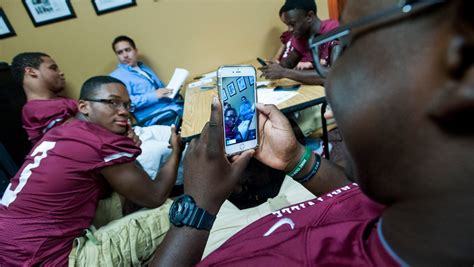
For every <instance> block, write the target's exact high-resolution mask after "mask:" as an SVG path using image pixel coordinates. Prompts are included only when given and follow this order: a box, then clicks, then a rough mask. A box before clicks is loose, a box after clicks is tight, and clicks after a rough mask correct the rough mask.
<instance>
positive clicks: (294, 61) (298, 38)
mask: <svg viewBox="0 0 474 267" xmlns="http://www.w3.org/2000/svg"><path fill="white" fill-rule="evenodd" d="M280 17H281V19H282V21H283V22H284V23H285V24H286V25H287V26H288V31H289V32H290V33H291V38H290V42H291V46H292V47H293V50H291V51H290V52H289V53H288V55H287V56H286V57H284V58H282V59H281V61H280V62H279V63H277V62H272V61H271V62H268V64H267V65H266V66H262V67H261V68H260V69H261V71H262V75H263V76H264V77H265V78H267V79H272V80H273V79H282V78H289V79H292V80H295V81H299V82H302V83H304V84H315V85H322V84H324V78H323V77H321V76H320V75H319V74H318V73H316V72H315V71H314V70H308V69H299V68H297V66H298V63H300V61H302V60H304V61H306V60H308V58H310V62H309V63H312V65H314V62H313V59H312V58H311V49H310V48H309V46H308V38H309V37H310V36H312V35H314V34H317V35H320V34H324V33H327V32H329V31H331V30H333V29H334V28H337V27H338V26H339V22H338V21H337V20H331V19H328V20H321V19H320V18H319V17H318V15H317V7H316V3H315V0H287V1H285V4H284V5H283V6H282V7H281V9H280ZM336 45H337V42H334V43H331V44H328V45H326V46H325V47H324V49H321V51H320V54H321V55H320V58H321V59H322V60H321V62H323V63H324V65H325V66H329V57H330V55H331V51H332V48H333V47H334V46H336ZM312 65H311V64H310V66H312ZM306 67H308V66H307V65H306ZM311 68H312V67H311Z"/></svg>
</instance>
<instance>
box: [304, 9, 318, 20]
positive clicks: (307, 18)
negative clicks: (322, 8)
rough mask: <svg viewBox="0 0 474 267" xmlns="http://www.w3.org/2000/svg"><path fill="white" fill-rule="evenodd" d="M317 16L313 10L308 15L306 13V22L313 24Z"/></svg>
mask: <svg viewBox="0 0 474 267" xmlns="http://www.w3.org/2000/svg"><path fill="white" fill-rule="evenodd" d="M315 16H316V14H314V12H313V10H310V11H308V13H306V21H307V22H308V23H312V22H313V20H314V17H315Z"/></svg>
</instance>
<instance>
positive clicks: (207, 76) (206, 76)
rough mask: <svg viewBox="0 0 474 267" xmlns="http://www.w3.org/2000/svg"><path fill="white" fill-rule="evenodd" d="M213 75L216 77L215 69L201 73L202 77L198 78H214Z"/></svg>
mask: <svg viewBox="0 0 474 267" xmlns="http://www.w3.org/2000/svg"><path fill="white" fill-rule="evenodd" d="M215 77H217V71H213V72H209V73H206V74H204V75H202V78H201V79H200V80H202V79H209V78H215Z"/></svg>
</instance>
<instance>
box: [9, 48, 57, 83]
mask: <svg viewBox="0 0 474 267" xmlns="http://www.w3.org/2000/svg"><path fill="white" fill-rule="evenodd" d="M41 57H50V56H49V55H47V54H45V53H41V52H25V53H20V54H18V55H16V56H15V57H14V58H13V61H12V65H11V73H12V76H13V79H14V80H15V82H18V83H20V84H22V83H23V79H24V78H25V68H27V67H31V68H35V69H39V66H40V65H41V63H43V59H42V58H41Z"/></svg>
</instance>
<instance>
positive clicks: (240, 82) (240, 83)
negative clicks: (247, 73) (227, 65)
mask: <svg viewBox="0 0 474 267" xmlns="http://www.w3.org/2000/svg"><path fill="white" fill-rule="evenodd" d="M237 86H238V87H239V91H240V92H242V91H244V90H245V89H247V85H246V84H245V80H244V77H240V78H238V79H237Z"/></svg>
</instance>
